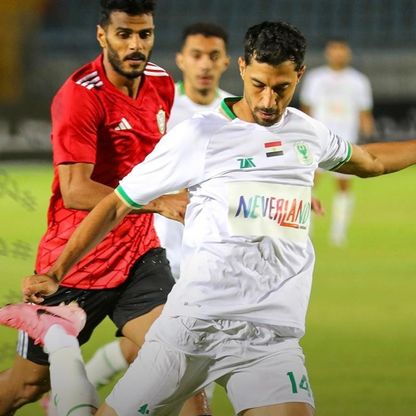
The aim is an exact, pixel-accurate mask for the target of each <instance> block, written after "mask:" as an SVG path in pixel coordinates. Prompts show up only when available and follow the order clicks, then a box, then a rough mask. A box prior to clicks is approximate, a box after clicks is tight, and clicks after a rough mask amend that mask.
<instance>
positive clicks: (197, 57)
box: [191, 52, 201, 59]
mask: <svg viewBox="0 0 416 416" xmlns="http://www.w3.org/2000/svg"><path fill="white" fill-rule="evenodd" d="M191 57H192V58H194V59H199V58H201V54H200V53H198V52H194V53H191Z"/></svg>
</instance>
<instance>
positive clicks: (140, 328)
mask: <svg viewBox="0 0 416 416" xmlns="http://www.w3.org/2000/svg"><path fill="white" fill-rule="evenodd" d="M162 309H163V305H159V306H156V307H154V308H153V309H152V310H151V311H150V312H147V313H145V314H144V315H141V316H138V317H137V318H134V319H131V320H130V321H128V322H127V323H126V324H125V325H124V326H123V329H122V333H123V336H124V337H126V338H128V339H129V340H131V341H132V342H133V343H134V344H135V345H136V353H137V347H139V348H140V347H141V346H142V345H143V343H144V337H145V335H146V333H147V331H148V330H149V328H150V327H151V326H152V324H153V322H154V321H155V320H156V318H158V317H159V316H160V314H161V313H162ZM130 345H131V344H130ZM130 352H132V351H130Z"/></svg>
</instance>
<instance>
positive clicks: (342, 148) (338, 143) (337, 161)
mask: <svg viewBox="0 0 416 416" xmlns="http://www.w3.org/2000/svg"><path fill="white" fill-rule="evenodd" d="M320 124H321V123H320ZM319 130H320V133H319V137H320V142H321V143H322V152H321V155H320V158H319V161H318V164H319V167H320V168H322V169H326V170H337V169H338V168H339V167H341V166H342V165H343V164H344V163H346V162H348V161H349V160H350V158H351V155H352V146H351V143H349V142H348V141H346V140H344V139H343V138H341V137H340V136H338V135H336V134H335V133H333V132H332V131H330V130H329V129H328V128H327V127H325V126H324V125H323V124H321V126H320V129H319Z"/></svg>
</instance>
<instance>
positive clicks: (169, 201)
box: [146, 189, 189, 223]
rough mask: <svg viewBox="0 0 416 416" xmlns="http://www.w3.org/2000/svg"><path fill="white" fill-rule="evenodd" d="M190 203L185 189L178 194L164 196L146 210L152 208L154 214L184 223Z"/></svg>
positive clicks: (154, 201) (150, 204)
mask: <svg viewBox="0 0 416 416" xmlns="http://www.w3.org/2000/svg"><path fill="white" fill-rule="evenodd" d="M188 202H189V195H188V190H187V189H183V190H182V191H180V192H178V193H176V194H168V195H162V196H160V197H159V198H157V199H155V200H153V201H152V202H150V203H149V204H148V205H146V208H148V207H150V206H151V208H152V210H153V211H154V212H157V213H158V214H160V215H163V216H164V217H166V218H169V219H171V220H176V221H179V222H181V223H183V221H184V218H185V211H186V206H187V205H188Z"/></svg>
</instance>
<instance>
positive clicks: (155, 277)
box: [17, 248, 175, 365]
mask: <svg viewBox="0 0 416 416" xmlns="http://www.w3.org/2000/svg"><path fill="white" fill-rule="evenodd" d="M174 284H175V280H174V278H173V276H172V273H171V271H170V267H169V262H168V260H167V258H166V253H165V250H164V249H163V248H155V249H151V250H149V251H148V252H147V253H145V254H144V255H143V256H142V257H140V258H139V259H138V260H136V262H135V263H134V264H133V266H132V268H131V269H130V272H129V276H128V278H127V280H126V281H125V282H124V283H123V284H121V285H120V286H118V287H115V288H112V289H89V290H87V289H76V288H71V287H64V286H60V287H59V289H58V291H57V292H56V293H54V294H53V295H51V296H48V297H47V298H45V300H44V302H43V303H42V304H43V305H51V306H54V305H59V304H60V303H61V302H64V303H66V304H67V303H70V302H72V301H76V302H77V303H78V305H79V306H80V307H81V308H82V309H84V311H85V312H86V314H87V322H86V324H85V327H84V328H83V329H82V331H81V332H80V333H79V335H78V340H79V343H80V344H81V345H82V344H84V343H85V342H87V341H88V340H89V338H90V337H91V334H92V332H93V331H94V329H95V327H96V326H97V325H98V324H99V323H100V322H101V321H102V320H103V319H104V318H105V317H106V316H109V317H110V319H111V320H112V321H113V322H114V324H115V325H116V326H117V335H118V336H119V335H121V329H122V328H123V326H124V324H126V323H127V322H128V321H130V320H132V319H134V318H137V317H138V316H141V315H144V314H146V313H147V312H150V311H151V310H152V309H153V308H155V307H156V306H159V305H163V304H165V303H166V299H167V296H168V294H169V292H170V291H171V289H172V287H173V285H174ZM17 353H18V354H19V355H21V356H22V357H24V358H27V359H28V360H30V361H32V362H34V363H36V364H41V365H48V364H49V362H48V355H47V354H46V353H44V352H43V348H42V347H41V346H39V345H35V344H34V343H33V340H32V339H31V338H29V337H28V336H27V334H26V333H24V332H22V331H19V340H18V344H17Z"/></svg>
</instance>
